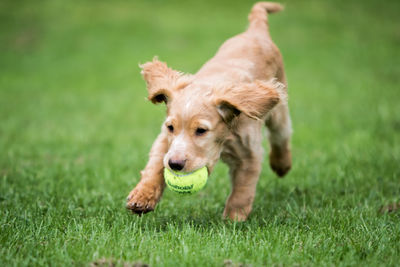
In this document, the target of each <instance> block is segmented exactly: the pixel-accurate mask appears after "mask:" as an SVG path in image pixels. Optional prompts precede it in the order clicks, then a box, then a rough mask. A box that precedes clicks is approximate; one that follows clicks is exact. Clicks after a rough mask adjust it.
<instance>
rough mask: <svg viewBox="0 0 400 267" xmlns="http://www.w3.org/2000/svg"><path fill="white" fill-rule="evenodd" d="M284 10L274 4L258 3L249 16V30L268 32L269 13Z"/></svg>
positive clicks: (279, 5)
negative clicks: (259, 29)
mask: <svg viewBox="0 0 400 267" xmlns="http://www.w3.org/2000/svg"><path fill="white" fill-rule="evenodd" d="M281 10H283V6H282V5H281V4H278V3H274V2H257V3H255V4H254V6H253V8H252V9H251V11H250V14H249V22H250V26H249V29H258V28H261V29H266V30H268V16H267V15H268V13H275V12H279V11H281Z"/></svg>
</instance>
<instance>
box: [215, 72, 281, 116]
mask: <svg viewBox="0 0 400 267" xmlns="http://www.w3.org/2000/svg"><path fill="white" fill-rule="evenodd" d="M284 88H285V86H284V85H283V84H282V83H279V82H276V80H275V79H274V80H271V81H269V82H266V81H260V80H257V81H255V82H254V83H246V84H240V85H233V86H228V87H224V88H223V89H221V90H218V95H219V96H218V97H217V99H216V101H215V104H216V105H217V109H218V113H219V114H220V115H221V116H222V118H223V120H224V121H225V122H226V123H230V122H231V121H232V120H233V119H234V118H235V117H237V116H238V115H239V114H240V113H243V114H245V115H246V116H248V117H250V118H253V119H262V118H264V117H265V116H266V115H267V114H268V112H269V111H270V110H271V109H272V108H273V107H274V106H275V105H276V104H278V103H279V102H282V101H286V92H285V90H284Z"/></svg>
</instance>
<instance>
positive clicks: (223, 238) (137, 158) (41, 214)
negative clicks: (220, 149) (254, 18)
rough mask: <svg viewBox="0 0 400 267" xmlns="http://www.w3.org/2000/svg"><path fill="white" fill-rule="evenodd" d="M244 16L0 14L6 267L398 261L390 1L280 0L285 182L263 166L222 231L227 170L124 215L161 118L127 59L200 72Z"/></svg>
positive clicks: (220, 11)
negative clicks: (288, 122)
mask: <svg viewBox="0 0 400 267" xmlns="http://www.w3.org/2000/svg"><path fill="white" fill-rule="evenodd" d="M251 5H252V1H239V0H237V1H227V0H225V1H211V0H208V1H195V0H189V1H177V0H176V1H160V0H158V1H150V0H147V1H146V0H135V1H122V0H121V1H119V0H118V1H103V0H101V1H60V0H54V1H50V0H38V1H11V0H3V1H1V2H0V51H1V52H0V212H1V217H0V227H1V228H0V265H1V266H42V265H51V266H63V265H65V266H68V265H84V266H85V265H90V264H91V263H92V264H102V263H103V264H111V263H114V264H117V265H121V266H122V265H124V264H125V265H126V266H129V265H133V264H135V263H136V264H138V263H142V264H149V265H151V266H223V265H226V266H239V265H240V264H243V265H252V266H265V265H266V266H270V265H284V266H291V265H315V266H320V265H342V266H358V265H369V266H376V265H385V266H395V265H397V264H398V263H399V262H400V167H399V166H400V102H399V101H400V91H399V90H400V88H399V85H400V64H399V62H400V61H399V60H400V49H399V48H400V31H399V29H400V22H399V18H398V16H399V11H400V2H399V1H397V0H389V1H385V2H384V3H381V2H379V1H376V0H375V1H361V0H360V1H334V0H332V1H319V0H311V1H295V0H287V1H285V6H286V10H285V11H284V12H282V13H279V14H274V15H271V16H270V25H271V34H272V36H273V39H274V40H275V42H276V43H277V45H278V46H279V47H280V49H281V52H282V54H283V56H284V60H285V66H286V72H287V76H288V81H289V94H290V100H289V101H290V107H291V114H292V119H293V127H294V135H293V142H292V148H293V163H294V164H293V168H292V170H291V172H290V173H289V174H288V175H287V176H286V177H285V178H284V179H278V178H277V177H276V176H275V175H274V174H273V173H272V171H271V170H270V169H269V166H268V159H267V157H266V159H265V160H264V164H263V165H264V168H263V171H262V175H261V178H260V182H259V185H258V187H257V195H256V199H255V202H254V209H253V213H252V214H251V216H250V218H249V220H248V221H247V222H244V223H232V222H229V221H223V220H222V219H221V214H222V211H223V208H224V202H225V199H226V198H227V196H228V194H229V191H230V182H229V178H228V170H227V167H226V166H225V165H223V164H221V163H219V164H218V165H217V167H216V169H215V171H214V172H213V173H212V175H211V177H210V179H209V182H208V185H207V187H206V188H205V189H204V190H203V191H201V192H200V193H199V194H197V195H194V196H189V197H181V196H179V195H176V194H174V193H173V192H170V191H165V194H164V197H163V199H162V200H161V202H160V203H159V205H158V206H157V208H156V210H155V212H153V213H149V214H146V215H144V216H142V217H138V216H135V215H132V214H130V213H129V212H128V211H127V210H125V198H126V196H127V195H128V193H129V191H130V190H131V189H132V188H133V187H134V185H135V184H136V183H137V182H138V179H139V171H140V170H141V169H142V168H143V167H144V165H145V163H146V160H147V155H148V151H149V149H150V146H151V144H152V142H153V140H154V139H155V137H156V136H157V134H158V132H159V129H160V126H161V123H162V121H163V119H164V113H165V107H164V106H162V105H159V106H154V105H152V104H151V103H150V102H149V101H146V100H145V97H146V89H145V84H144V82H143V80H142V79H141V77H140V74H139V72H140V70H139V68H138V63H143V62H145V61H147V60H151V59H152V57H153V56H154V55H158V56H159V57H160V59H161V60H163V61H166V62H168V63H169V65H170V66H172V67H173V68H175V69H178V70H182V71H185V72H191V73H193V72H195V71H196V70H197V69H199V67H200V66H201V65H202V64H203V63H204V62H205V61H206V60H207V59H208V58H210V57H211V56H212V55H213V54H214V53H215V51H216V50H217V48H218V46H219V45H220V44H221V43H222V42H223V41H224V40H225V39H227V38H228V37H230V36H233V35H235V34H237V33H239V32H241V31H243V30H244V29H245V27H246V25H247V14H248V12H249V10H250V7H251ZM265 147H267V144H265ZM396 203H397V205H396ZM388 205H391V207H392V208H391V209H389V208H388Z"/></svg>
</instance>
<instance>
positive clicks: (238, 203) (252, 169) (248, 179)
mask: <svg viewBox="0 0 400 267" xmlns="http://www.w3.org/2000/svg"><path fill="white" fill-rule="evenodd" d="M260 147H261V143H260ZM259 152H260V153H258V154H257V155H251V156H250V157H248V158H245V159H240V160H232V161H229V162H227V163H228V164H229V167H230V175H231V180H232V192H231V194H230V195H229V197H228V199H227V201H226V204H225V210H224V214H223V217H224V218H229V219H232V220H236V221H245V220H246V219H247V216H248V215H249V214H250V212H251V209H252V206H253V200H254V196H255V193H256V186H257V182H258V178H259V176H260V173H261V163H262V151H261V149H260V151H259Z"/></svg>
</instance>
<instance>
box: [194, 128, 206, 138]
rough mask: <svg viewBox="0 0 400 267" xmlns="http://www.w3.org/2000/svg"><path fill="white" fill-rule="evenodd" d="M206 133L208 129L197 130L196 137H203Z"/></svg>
mask: <svg viewBox="0 0 400 267" xmlns="http://www.w3.org/2000/svg"><path fill="white" fill-rule="evenodd" d="M206 132H207V129H204V128H197V129H196V135H197V136H201V135H203V134H205V133H206Z"/></svg>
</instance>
